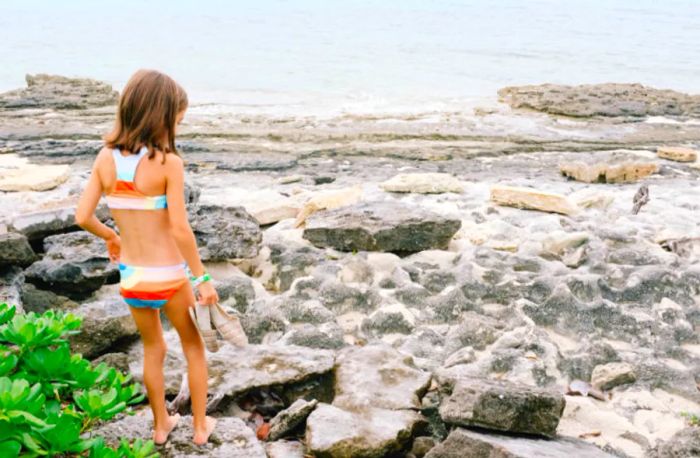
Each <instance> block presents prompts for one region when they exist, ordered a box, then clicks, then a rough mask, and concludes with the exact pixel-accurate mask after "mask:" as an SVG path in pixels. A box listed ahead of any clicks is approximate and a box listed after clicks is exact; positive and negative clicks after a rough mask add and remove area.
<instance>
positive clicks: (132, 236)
mask: <svg viewBox="0 0 700 458" xmlns="http://www.w3.org/2000/svg"><path fill="white" fill-rule="evenodd" d="M112 154H113V151H112V150H111V149H109V148H103V149H102V151H100V155H99V161H98V164H97V171H98V174H99V177H100V183H101V185H102V192H103V194H105V195H110V194H112V193H113V192H114V190H115V186H116V184H117V167H116V164H115V161H114V157H113V156H112ZM117 154H121V155H122V156H124V157H126V156H127V155H128V153H126V152H124V151H121V152H119V153H117ZM133 183H134V185H135V187H136V189H137V190H138V191H140V192H141V193H143V194H145V195H147V196H158V195H163V194H166V187H167V185H166V184H167V179H166V167H165V165H164V164H163V153H162V152H160V151H157V152H156V155H155V157H153V158H152V159H149V158H148V157H143V158H141V160H140V161H139V163H138V165H137V167H136V172H135V174H134V178H133ZM110 211H111V214H112V217H113V218H114V221H115V223H116V225H117V227H118V229H119V235H120V237H121V244H122V245H121V259H120V261H121V262H122V263H125V264H131V265H138V266H161V265H173V264H178V263H182V262H183V257H182V255H181V254H180V251H179V250H178V248H177V244H176V243H175V240H174V238H173V236H172V231H171V223H170V219H169V215H168V209H167V208H165V209H158V210H131V209H116V208H111V209H110Z"/></svg>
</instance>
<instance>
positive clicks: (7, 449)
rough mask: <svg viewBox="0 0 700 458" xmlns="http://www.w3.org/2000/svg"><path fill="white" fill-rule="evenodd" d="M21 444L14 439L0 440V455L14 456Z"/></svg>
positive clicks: (17, 454)
mask: <svg viewBox="0 0 700 458" xmlns="http://www.w3.org/2000/svg"><path fill="white" fill-rule="evenodd" d="M21 448H22V444H20V443H19V442H17V441H15V440H8V441H4V442H0V456H2V457H4V458H15V457H18V456H19V451H20V449H21Z"/></svg>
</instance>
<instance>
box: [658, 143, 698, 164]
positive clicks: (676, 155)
mask: <svg viewBox="0 0 700 458" xmlns="http://www.w3.org/2000/svg"><path fill="white" fill-rule="evenodd" d="M656 153H657V154H658V155H659V157H660V158H663V159H668V160H671V161H676V162H695V161H696V160H697V159H698V152H697V151H695V150H694V149H691V148H683V147H680V146H659V148H658V149H657V150H656Z"/></svg>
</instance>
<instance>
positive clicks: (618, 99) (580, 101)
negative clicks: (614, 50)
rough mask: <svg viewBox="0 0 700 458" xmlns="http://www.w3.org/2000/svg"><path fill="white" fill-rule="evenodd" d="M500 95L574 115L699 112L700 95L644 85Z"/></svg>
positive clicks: (517, 104) (516, 89)
mask: <svg viewBox="0 0 700 458" xmlns="http://www.w3.org/2000/svg"><path fill="white" fill-rule="evenodd" d="M498 96H499V98H500V100H501V101H502V102H505V103H507V104H509V105H510V106H511V107H513V108H525V109H530V110H536V111H542V112H545V113H549V114H554V115H564V116H575V117H589V116H635V117H640V116H669V115H670V116H682V115H690V116H693V115H694V116H697V115H698V114H700V95H687V94H683V93H681V92H676V91H671V90H666V89H654V88H651V87H646V86H642V85H641V84H618V83H604V84H582V85H578V86H565V85H558V84H540V85H532V86H512V87H506V88H503V89H501V90H499V91H498Z"/></svg>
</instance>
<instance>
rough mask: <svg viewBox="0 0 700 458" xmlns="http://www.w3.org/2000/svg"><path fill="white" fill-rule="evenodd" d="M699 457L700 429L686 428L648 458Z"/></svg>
mask: <svg viewBox="0 0 700 458" xmlns="http://www.w3.org/2000/svg"><path fill="white" fill-rule="evenodd" d="M697 456H700V428H698V427H697V426H695V427H692V426H691V427H688V428H685V429H682V430H680V431H679V432H677V433H676V434H674V435H673V437H671V439H669V440H668V441H666V442H665V443H664V444H662V445H660V446H659V447H658V450H657V451H656V453H651V454H650V458H651V457H653V458H691V457H697Z"/></svg>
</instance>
